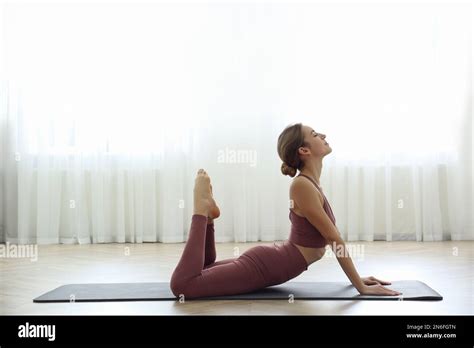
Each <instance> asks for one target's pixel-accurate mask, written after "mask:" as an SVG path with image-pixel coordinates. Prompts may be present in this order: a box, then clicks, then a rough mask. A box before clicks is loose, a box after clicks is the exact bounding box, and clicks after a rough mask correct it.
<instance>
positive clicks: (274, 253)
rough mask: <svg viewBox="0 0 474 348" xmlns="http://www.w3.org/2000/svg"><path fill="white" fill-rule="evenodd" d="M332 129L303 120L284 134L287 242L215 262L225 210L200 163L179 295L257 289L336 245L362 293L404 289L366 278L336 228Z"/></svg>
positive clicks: (175, 281) (176, 287) (175, 282)
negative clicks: (327, 182)
mask: <svg viewBox="0 0 474 348" xmlns="http://www.w3.org/2000/svg"><path fill="white" fill-rule="evenodd" d="M325 138H326V135H324V134H321V133H316V132H315V131H314V130H313V129H312V128H311V127H308V126H304V125H302V124H301V123H298V124H295V125H291V126H288V127H287V128H285V129H284V130H283V132H282V133H281V134H280V136H279V138H278V154H279V156H280V158H281V159H282V161H283V164H282V166H281V171H282V173H283V174H284V175H290V176H291V177H294V176H295V175H296V171H297V170H299V171H300V175H298V176H297V177H296V178H295V179H293V182H292V184H291V187H290V200H291V202H292V203H293V204H292V208H291V209H290V221H291V225H292V226H291V232H290V236H289V238H288V239H287V240H286V241H284V242H283V244H280V245H278V244H275V243H274V244H273V246H271V245H259V246H256V247H253V248H250V249H249V250H247V251H245V252H244V253H243V254H242V255H240V256H239V257H237V258H232V259H226V260H221V261H217V262H214V261H215V259H216V250H215V245H214V221H213V220H214V219H216V218H218V217H219V215H220V211H219V208H218V206H217V204H216V202H215V201H214V198H213V195H212V186H211V181H210V178H209V176H208V175H207V173H206V171H204V170H203V169H199V171H198V173H197V176H196V179H195V185H194V212H193V216H192V221H191V230H190V232H189V236H188V240H187V242H186V245H185V247H184V251H183V254H182V256H181V259H180V261H179V263H178V265H177V266H176V268H175V270H174V272H173V275H172V277H171V284H170V287H171V291H172V292H173V294H174V295H175V296H177V297H180V296H184V297H185V298H199V297H208V296H222V295H235V294H241V293H247V292H252V291H255V290H258V289H262V288H265V287H267V286H272V285H277V284H281V283H284V282H286V281H288V280H290V279H292V278H295V277H296V276H298V275H300V274H301V273H302V272H304V271H306V270H307V269H308V266H309V265H310V264H312V263H313V262H315V261H317V260H319V259H321V258H322V257H323V255H324V253H325V250H326V249H325V246H326V245H328V244H329V245H330V247H331V248H332V250H333V251H334V253H335V255H336V257H337V260H338V262H339V264H340V265H341V267H342V269H343V270H344V272H345V273H346V275H347V277H348V278H349V280H350V281H351V283H352V284H353V286H354V287H355V288H356V289H357V290H358V291H359V293H360V294H362V295H400V293H399V292H397V291H394V290H391V289H388V288H386V287H384V286H383V285H389V284H390V282H387V281H383V280H379V279H377V278H374V277H367V278H361V277H360V276H359V274H358V273H357V271H356V269H355V267H354V264H353V263H352V260H351V258H350V256H349V253H348V251H347V249H346V246H345V244H344V241H343V240H342V238H341V237H340V235H339V232H338V230H337V228H336V225H335V223H336V220H335V218H334V215H333V213H332V210H331V207H330V205H329V202H328V200H327V199H326V197H325V195H324V193H323V191H322V188H321V187H320V185H319V178H320V176H321V169H322V160H323V158H324V156H326V155H328V154H330V153H331V152H332V149H331V147H330V146H329V144H328V143H327V142H326V141H325Z"/></svg>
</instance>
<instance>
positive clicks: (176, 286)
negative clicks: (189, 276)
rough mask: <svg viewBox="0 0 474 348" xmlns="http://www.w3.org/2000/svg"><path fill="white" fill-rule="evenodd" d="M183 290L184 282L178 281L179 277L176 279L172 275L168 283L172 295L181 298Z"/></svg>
mask: <svg viewBox="0 0 474 348" xmlns="http://www.w3.org/2000/svg"><path fill="white" fill-rule="evenodd" d="M185 288H186V282H185V281H183V280H182V279H180V278H179V277H176V276H175V274H173V276H172V277H171V281H170V289H171V292H172V293H173V295H175V296H176V297H180V296H183V295H184V292H185Z"/></svg>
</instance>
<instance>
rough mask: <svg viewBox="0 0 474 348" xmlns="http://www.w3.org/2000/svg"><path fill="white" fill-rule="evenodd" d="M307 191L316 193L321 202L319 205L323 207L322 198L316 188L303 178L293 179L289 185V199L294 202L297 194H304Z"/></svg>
mask: <svg viewBox="0 0 474 348" xmlns="http://www.w3.org/2000/svg"><path fill="white" fill-rule="evenodd" d="M308 190H312V191H311V192H314V191H316V192H317V194H318V197H319V200H320V201H321V205H324V197H323V195H322V194H321V192H319V190H318V189H317V188H316V186H315V185H314V184H313V183H312V182H310V181H309V180H308V179H306V178H305V177H304V176H296V177H295V178H293V180H292V182H291V185H290V198H291V199H293V200H294V198H295V195H296V193H297V192H301V193H302V194H304V193H305V192H307V191H308Z"/></svg>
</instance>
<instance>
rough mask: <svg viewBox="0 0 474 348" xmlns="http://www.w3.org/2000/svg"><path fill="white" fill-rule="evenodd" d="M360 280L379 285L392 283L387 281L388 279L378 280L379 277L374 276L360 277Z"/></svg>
mask: <svg viewBox="0 0 474 348" xmlns="http://www.w3.org/2000/svg"><path fill="white" fill-rule="evenodd" d="M360 279H361V280H362V282H363V283H364V284H365V285H377V284H380V285H390V284H392V283H390V282H388V281H385V280H380V279H377V278H375V277H372V276H371V277H366V278H360Z"/></svg>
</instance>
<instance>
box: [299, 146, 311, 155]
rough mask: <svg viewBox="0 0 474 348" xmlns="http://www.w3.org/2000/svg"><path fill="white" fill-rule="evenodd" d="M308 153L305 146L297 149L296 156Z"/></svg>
mask: <svg viewBox="0 0 474 348" xmlns="http://www.w3.org/2000/svg"><path fill="white" fill-rule="evenodd" d="M309 153H310V151H309V149H308V148H307V147H305V146H301V147H300V148H299V149H298V154H299V155H308V154H309Z"/></svg>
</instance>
